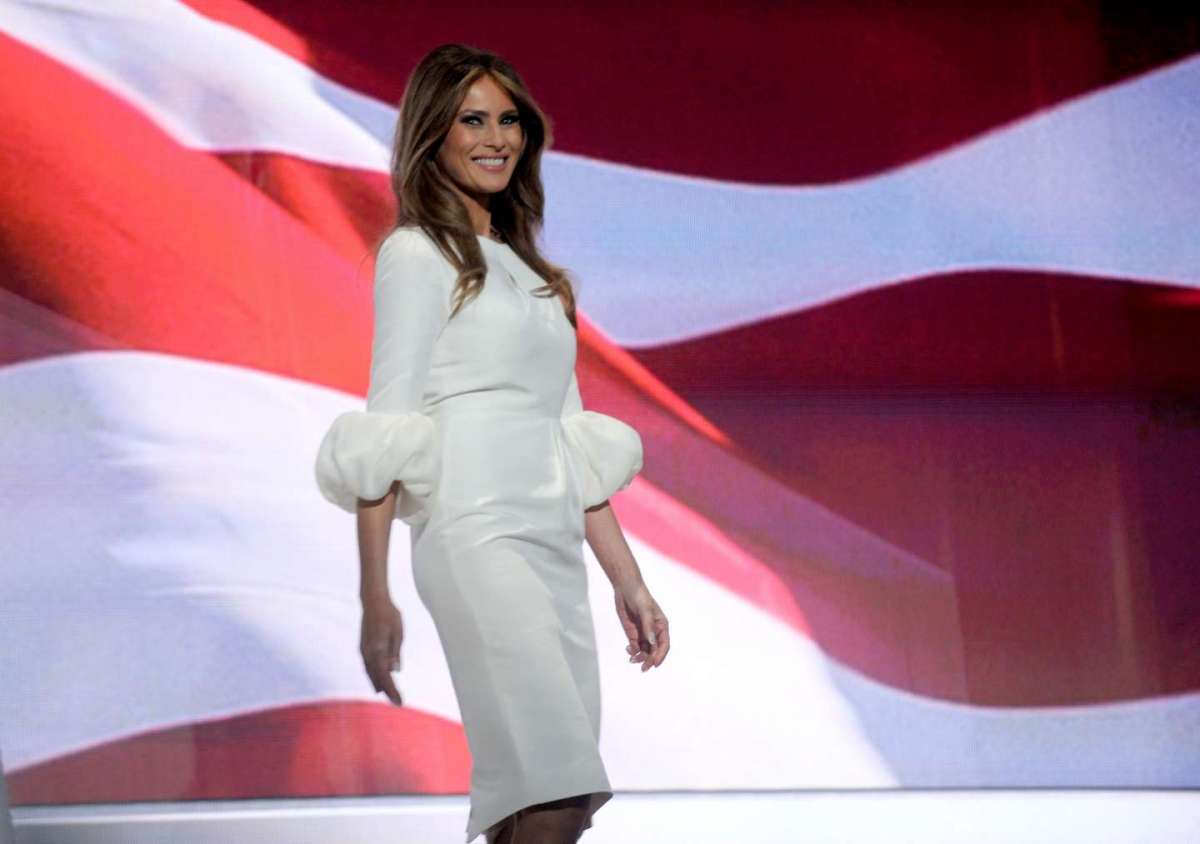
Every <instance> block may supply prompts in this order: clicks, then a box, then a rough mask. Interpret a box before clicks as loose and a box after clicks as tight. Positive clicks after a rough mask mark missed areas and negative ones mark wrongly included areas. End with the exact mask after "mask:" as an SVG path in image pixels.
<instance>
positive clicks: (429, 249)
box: [375, 226, 458, 278]
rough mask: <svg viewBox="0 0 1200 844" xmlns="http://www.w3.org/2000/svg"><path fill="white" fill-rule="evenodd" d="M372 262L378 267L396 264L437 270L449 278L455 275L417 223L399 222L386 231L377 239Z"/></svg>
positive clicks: (443, 256)
mask: <svg viewBox="0 0 1200 844" xmlns="http://www.w3.org/2000/svg"><path fill="white" fill-rule="evenodd" d="M375 266H376V268H377V269H387V268H389V267H398V268H401V269H405V270H418V271H421V272H422V273H423V274H428V273H436V274H437V275H439V276H445V277H448V278H455V277H457V275H458V273H457V271H456V270H455V269H454V266H453V265H452V264H451V263H450V261H449V260H447V259H446V256H445V255H443V254H442V251H441V250H440V249H438V247H437V244H436V243H434V242H433V239H432V238H431V237H430V236H429V235H428V234H426V232H425V230H424V229H422V228H421V227H420V226H398V227H397V228H394V229H392V230H391V231H390V232H388V234H387V236H386V237H384V239H383V240H382V241H380V244H379V249H378V251H377V252H376V255H375Z"/></svg>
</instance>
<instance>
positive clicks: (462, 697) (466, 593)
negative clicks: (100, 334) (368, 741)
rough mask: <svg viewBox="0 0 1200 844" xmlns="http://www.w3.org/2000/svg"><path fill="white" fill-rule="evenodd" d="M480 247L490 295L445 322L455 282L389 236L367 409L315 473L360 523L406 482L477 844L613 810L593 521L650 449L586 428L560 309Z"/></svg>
mask: <svg viewBox="0 0 1200 844" xmlns="http://www.w3.org/2000/svg"><path fill="white" fill-rule="evenodd" d="M479 243H480V245H481V248H482V250H483V253H484V256H485V258H486V260H487V266H488V272H487V277H486V279H485V285H484V288H483V290H482V291H481V293H480V294H479V296H478V298H476V299H473V300H472V301H470V302H469V303H468V304H467V305H465V306H464V307H463V308H462V309H460V311H459V313H458V314H457V315H456V316H455V317H454V318H453V319H448V318H449V315H450V307H451V295H452V292H453V286H454V280H455V275H456V273H455V271H454V268H453V266H452V265H451V264H450V262H449V261H447V260H446V259H445V258H444V257H443V256H442V255H441V253H440V252H439V251H438V250H437V247H436V246H435V245H434V243H433V241H432V240H431V239H430V238H429V237H428V236H427V235H426V234H425V233H424V232H423V231H421V230H420V229H419V228H416V227H412V228H401V229H397V230H395V231H393V232H392V233H391V234H390V235H388V237H387V239H386V240H385V241H384V243H383V244H382V246H381V248H380V251H379V254H378V256H377V259H376V266H375V292H374V300H375V329H374V330H375V334H374V339H373V344H372V353H371V378H370V387H369V390H368V393H367V403H366V410H365V411H350V412H346V413H343V414H341V415H340V416H338V417H337V418H336V419H335V420H333V423H332V425H331V426H330V428H329V430H328V432H327V433H326V435H325V437H324V439H323V441H322V442H321V446H320V450H319V452H318V455H317V461H316V478H317V483H318V486H319V488H320V490H321V493H322V494H323V495H324V496H325V497H326V498H327V499H328V500H329V501H331V502H333V503H334V504H336V505H338V506H339V507H341V508H342V509H343V510H346V511H347V512H351V513H353V512H354V511H355V504H356V498H358V497H361V498H365V499H369V500H373V499H377V498H380V497H382V496H383V495H384V494H386V493H387V491H388V489H389V487H390V486H391V483H392V481H393V480H397V479H398V480H399V481H400V482H401V486H400V492H399V495H398V505H397V508H396V515H397V518H399V519H401V520H403V521H404V522H406V523H407V524H408V525H409V526H410V528H411V531H410V535H411V542H412V564H413V576H414V580H415V582H416V588H417V592H418V595H419V597H420V600H421V602H422V604H423V605H424V606H425V607H426V608H427V609H428V610H429V613H430V615H431V616H432V617H433V621H434V623H435V625H436V627H437V631H438V636H439V638H440V640H441V643H442V648H443V649H444V651H445V655H446V661H447V664H448V666H449V669H450V675H451V679H452V681H453V684H454V690H455V694H456V696H457V699H458V703H459V708H460V710H461V713H462V720H463V727H464V730H465V732H466V736H467V743H468V746H469V748H470V751H471V757H472V769H471V796H470V806H471V807H470V814H469V817H468V820H467V828H466V833H467V841H468V842H470V841H471V840H472V839H474V838H475V837H476V836H477V835H480V834H481V833H483V832H485V831H486V830H487V829H488V828H489V827H491V826H493V825H494V824H496V823H498V822H499V821H501V820H503V819H504V818H505V817H507V816H508V815H509V814H511V813H512V812H514V811H516V810H517V809H520V808H522V807H525V806H529V805H531V804H534V803H542V802H545V801H548V800H555V799H558V798H562V797H569V796H572V795H577V794H591V805H590V810H591V811H592V812H594V811H595V810H596V809H598V808H599V807H600V806H602V805H603V804H604V803H605V802H607V801H608V800H609V799H610V798H611V797H612V790H611V787H610V785H609V781H608V776H607V774H606V771H605V768H604V764H603V762H602V761H601V758H600V754H599V750H598V741H599V736H600V686H599V670H598V666H597V661H596V643H595V633H594V630H593V627H592V616H591V610H590V607H589V603H588V595H587V572H586V570H585V568H584V560H583V541H584V512H583V511H584V508H585V507H591V506H592V505H595V504H598V503H600V502H602V501H604V500H605V499H607V498H608V497H609V496H611V495H612V494H613V493H615V492H617V491H618V490H621V489H624V488H625V487H626V486H628V484H629V483H630V481H632V479H633V477H634V475H636V474H637V473H638V472H639V471H640V470H641V468H642V442H641V438H640V437H639V436H638V433H637V432H636V431H635V430H634V429H633V428H631V427H630V426H629V425H627V424H626V423H624V422H622V421H620V420H619V419H616V418H614V417H612V416H607V415H604V414H601V413H597V412H595V411H589V410H584V409H583V406H582V404H581V401H580V396H579V389H578V385H577V383H576V379H575V354H576V337H575V332H574V329H573V328H572V327H571V324H570V322H568V321H567V318H566V314H565V312H564V311H563V308H562V305H561V302H560V300H559V299H558V298H557V297H549V298H543V297H535V296H533V295H532V293H531V292H530V291H532V290H533V289H534V288H537V287H540V286H541V285H542V284H543V281H542V279H541V278H540V277H539V276H538V275H537V274H536V273H534V272H533V270H532V269H530V268H529V266H528V265H527V264H526V263H525V262H524V261H522V260H521V259H520V258H519V257H518V255H517V254H516V253H515V252H514V251H513V250H512V249H511V248H510V247H508V246H507V245H504V244H499V243H496V242H495V241H492V240H490V239H488V238H484V237H479ZM590 818H591V813H590V812H589V819H588V821H587V827H590V826H591V819H590ZM587 827H585V828H587Z"/></svg>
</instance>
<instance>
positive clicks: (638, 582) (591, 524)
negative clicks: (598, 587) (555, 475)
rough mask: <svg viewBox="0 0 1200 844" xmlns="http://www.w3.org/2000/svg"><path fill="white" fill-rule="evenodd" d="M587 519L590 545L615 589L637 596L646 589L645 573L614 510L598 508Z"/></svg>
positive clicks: (602, 504)
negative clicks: (640, 588) (643, 576)
mask: <svg viewBox="0 0 1200 844" xmlns="http://www.w3.org/2000/svg"><path fill="white" fill-rule="evenodd" d="M583 518H584V531H585V535H586V536H587V542H588V545H589V546H591V549H592V553H593V554H595V555H596V559H597V560H598V561H599V562H600V567H601V568H602V569H604V573H605V574H606V575H608V579H609V582H610V583H612V585H613V588H614V589H616V590H618V591H621V592H625V593H626V594H633V592H635V591H636V590H637V589H638V587H640V586H643V585H645V584H644V581H643V580H642V572H641V569H640V568H639V567H638V564H637V560H635V559H634V558H633V552H632V551H630V550H629V544H628V543H627V542H626V541H625V534H624V532H623V531H622V530H621V525H620V523H619V522H618V521H617V516H616V514H615V513H614V512H613V509H612V506H611V505H610V504H609V503H608V502H607V501H605V502H602V503H600V504H597V505H596V506H595V507H592V508H591V509H589V510H586V511H584V517H583Z"/></svg>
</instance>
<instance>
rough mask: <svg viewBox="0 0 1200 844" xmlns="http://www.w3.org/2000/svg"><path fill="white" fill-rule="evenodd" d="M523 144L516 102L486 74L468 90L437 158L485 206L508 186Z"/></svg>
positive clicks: (523, 135)
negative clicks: (491, 195) (492, 195)
mask: <svg viewBox="0 0 1200 844" xmlns="http://www.w3.org/2000/svg"><path fill="white" fill-rule="evenodd" d="M524 144H525V133H524V132H523V131H522V129H521V123H520V117H519V114H518V112H517V107H516V106H515V105H514V104H513V101H512V98H511V97H509V96H508V92H507V91H505V90H504V88H502V87H501V86H500V85H499V84H497V83H496V82H495V80H493V79H492V77H490V76H487V75H484V76H481V77H479V78H478V79H476V80H475V83H474V84H473V85H472V86H471V88H470V90H468V91H467V96H466V97H465V98H464V99H463V102H462V105H461V106H460V107H459V109H458V114H457V115H455V118H454V122H453V123H452V124H451V126H450V131H449V132H447V133H446V137H445V139H444V140H443V141H442V146H441V149H439V150H438V154H437V158H438V162H439V163H440V164H441V165H442V167H443V168H444V169H445V171H446V172H447V173H449V174H450V178H451V179H453V180H454V183H455V184H456V185H457V186H458V188H459V189H460V190H462V191H463V193H465V194H467V195H468V196H470V197H472V198H473V199H475V200H476V201H478V202H480V204H482V205H485V206H486V205H487V195H488V194H493V193H497V192H499V191H502V190H504V189H505V188H506V187H507V186H508V180H509V179H510V178H512V173H513V168H514V167H515V166H516V163H517V158H518V157H519V156H520V154H521V149H522V148H523V146H524Z"/></svg>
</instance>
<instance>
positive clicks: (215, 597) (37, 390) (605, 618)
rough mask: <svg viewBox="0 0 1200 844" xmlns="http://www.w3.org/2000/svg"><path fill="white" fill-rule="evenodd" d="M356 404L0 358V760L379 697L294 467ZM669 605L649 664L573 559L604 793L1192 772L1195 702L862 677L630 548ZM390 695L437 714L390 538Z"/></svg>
mask: <svg viewBox="0 0 1200 844" xmlns="http://www.w3.org/2000/svg"><path fill="white" fill-rule="evenodd" d="M361 403H362V402H361V399H358V398H355V397H351V396H347V395H345V394H342V393H340V392H337V391H331V390H327V389H323V388H319V387H314V386H313V385H311V384H307V383H304V382H302V381H297V380H292V379H286V378H280V377H277V376H272V375H269V374H265V373H261V372H256V371H252V370H245V369H241V368H238V367H234V366H228V365H221V364H214V363H209V362H203V361H197V360H191V359H188V358H179V357H172V356H167V355H160V354H150V353H141V352H91V353H83V354H77V355H64V356H55V357H50V358H45V359H42V360H38V361H33V362H29V363H23V364H17V365H10V366H7V367H4V368H0V430H3V431H4V432H5V436H4V437H3V438H2V439H0V466H3V467H4V468H5V471H6V478H5V480H6V482H5V483H4V484H3V485H0V547H2V548H4V549H5V553H6V557H5V568H4V577H3V580H2V581H0V608H2V610H3V611H2V617H3V618H4V621H5V623H4V624H3V625H0V677H4V679H5V682H4V683H2V684H0V731H2V732H0V746H3V748H4V756H5V762H6V765H7V767H8V769H9V770H10V771H17V770H20V769H22V768H24V767H26V766H29V765H32V764H34V763H36V762H39V761H42V760H46V759H51V758H54V757H56V756H59V755H61V754H66V753H70V752H72V751H74V750H78V749H82V748H87V747H90V746H93V745H95V744H97V743H101V742H107V741H112V740H115V739H119V738H121V737H125V736H130V735H135V734H138V733H141V732H143V731H146V730H154V729H160V728H163V727H165V726H169V725H175V724H188V723H193V722H196V721H200V720H204V719H208V718H214V717H220V716H225V715H234V714H238V713H243V712H247V711H251V710H257V709H261V708H271V707H281V706H287V705H291V704H296V703H303V702H311V701H320V700H328V699H349V700H376V701H381V702H382V701H383V698H382V697H381V696H378V695H375V694H373V693H372V691H371V689H370V685H369V682H368V680H367V678H366V676H365V674H364V672H363V669H362V667H361V665H360V663H359V660H358V654H357V647H358V624H359V607H358V601H357V552H356V548H355V545H354V542H355V539H354V528H353V517H351V516H348V515H347V514H345V513H343V512H341V511H339V510H337V509H336V508H333V507H330V506H329V504H328V503H327V502H325V501H324V500H323V499H322V498H320V495H319V493H318V492H317V490H316V487H315V484H314V481H313V479H312V476H311V471H312V458H313V455H314V454H315V450H316V447H317V444H318V442H319V439H320V436H321V434H322V433H323V431H324V429H325V427H326V426H327V425H328V423H329V421H330V420H331V419H332V418H333V417H334V416H336V414H338V413H340V412H342V411H344V410H347V409H352V408H354V407H358V406H361ZM630 543H631V547H632V548H633V550H634V553H635V555H636V556H637V558H638V561H639V564H640V566H641V568H642V570H643V572H644V573H645V575H646V580H647V583H649V584H650V586H651V588H652V590H653V591H654V594H655V597H656V598H657V599H658V600H659V602H660V603H661V604H662V605H663V608H664V610H665V611H666V612H667V614H668V616H669V618H670V619H671V628H672V640H673V644H672V650H671V654H670V656H669V657H668V660H667V662H666V663H665V664H664V665H663V666H662V667H661V668H657V669H654V670H652V671H650V672H648V673H646V674H642V673H641V672H640V670H639V669H638V667H636V666H634V665H632V664H630V663H629V662H628V660H627V658H626V657H625V655H624V650H623V649H624V637H623V635H622V633H621V630H620V629H619V627H618V625H617V621H616V617H615V610H614V608H613V605H612V593H611V588H610V587H609V586H608V584H607V582H606V581H605V580H604V579H603V576H602V573H601V570H600V568H599V565H598V563H596V561H595V560H594V558H591V557H590V554H589V566H590V568H589V573H590V576H591V577H592V581H591V584H590V595H591V602H592V608H593V613H594V615H595V620H596V628H597V638H598V645H599V649H600V656H601V671H602V680H603V685H604V716H603V727H602V730H601V742H602V745H603V751H604V754H605V759H606V762H607V763H608V765H609V770H610V774H611V778H612V780H613V784H614V785H615V786H616V787H617V788H621V789H629V788H802V787H809V786H847V787H862V786H886V785H892V784H896V783H902V784H939V785H950V784H956V783H960V782H961V783H962V784H966V785H972V786H978V785H1012V784H1026V783H1028V784H1036V785H1044V784H1047V783H1054V784H1057V785H1076V784H1092V783H1095V782H1101V783H1104V784H1107V785H1114V784H1137V785H1163V786H1168V785H1197V784H1200V762H1198V761H1197V759H1196V758H1195V756H1194V754H1193V755H1192V756H1190V757H1189V756H1188V755H1187V754H1180V753H1178V747H1180V746H1182V742H1183V741H1185V740H1187V737H1188V736H1193V735H1195V734H1196V731H1197V730H1200V695H1195V694H1192V695H1182V696H1177V697H1173V698H1165V699H1155V700H1147V701H1139V702H1135V703H1129V704H1121V705H1113V706H1096V707H1069V708H1057V709H1038V710H1018V711H1010V710H1000V709H996V710H993V709H986V708H981V707H969V706H961V705H953V704H945V703H940V702H937V701H932V700H927V699H922V698H920V697H918V696H915V695H912V694H908V693H905V692H900V691H896V690H895V689H890V688H887V687H885V686H881V685H880V684H878V683H875V682H873V681H871V680H868V679H866V678H864V677H862V676H859V675H858V674H857V673H856V672H854V671H851V670H848V669H846V668H845V667H843V666H839V665H837V664H836V663H834V662H832V661H831V660H829V659H828V658H827V657H826V656H825V655H824V654H823V653H822V652H821V651H820V650H819V648H817V647H816V646H814V644H813V643H812V642H811V641H809V640H808V639H807V638H805V637H804V636H802V635H800V634H799V633H798V632H797V631H796V630H794V629H793V628H792V627H790V626H788V625H786V624H784V623H782V622H780V621H778V620H777V619H775V618H774V617H772V616H770V615H768V614H766V613H764V612H762V611H761V610H760V609H758V608H757V607H756V606H754V605H752V604H750V603H748V602H746V601H744V600H743V599H741V598H739V597H737V596H736V595H734V594H732V593H730V592H728V591H727V590H725V589H724V588H722V587H720V586H718V585H716V584H715V583H713V582H712V581H710V580H708V579H707V578H705V577H702V576H699V575H697V574H696V573H695V572H694V571H693V570H692V569H690V568H688V567H686V566H684V565H681V564H679V563H677V562H675V561H673V560H670V559H668V558H666V557H664V556H663V555H661V554H660V553H658V552H656V551H655V550H654V549H653V548H652V547H651V546H649V545H647V544H646V543H644V542H642V541H640V539H639V538H638V537H633V536H631V537H630ZM391 547H392V548H393V558H392V562H391V566H390V574H391V587H392V595H393V597H394V598H395V599H396V600H397V602H398V605H399V606H400V609H401V612H402V613H403V615H404V619H405V628H406V634H407V639H406V643H405V646H404V649H403V651H402V654H403V661H404V670H403V672H402V674H401V678H402V679H401V690H402V693H403V694H404V695H405V697H406V701H407V703H408V705H410V706H413V707H415V708H417V709H421V710H425V711H428V712H433V713H436V714H438V715H441V716H443V717H446V718H451V719H455V720H457V719H458V717H459V715H458V710H457V705H456V703H455V701H454V698H453V692H452V687H451V685H450V681H449V675H448V673H447V671H446V668H445V663H444V660H443V658H442V655H441V651H440V647H439V645H438V642H437V638H436V633H435V631H434V628H433V625H432V622H431V621H430V619H429V618H428V615H427V613H426V611H425V609H424V607H422V606H421V605H420V604H419V602H418V600H417V598H416V590H415V587H414V585H413V583H412V579H411V571H410V567H409V563H408V559H407V552H408V542H407V535H406V533H405V532H404V530H403V526H402V525H399V524H398V525H397V528H396V530H395V531H394V532H393V541H392V546H391Z"/></svg>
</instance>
